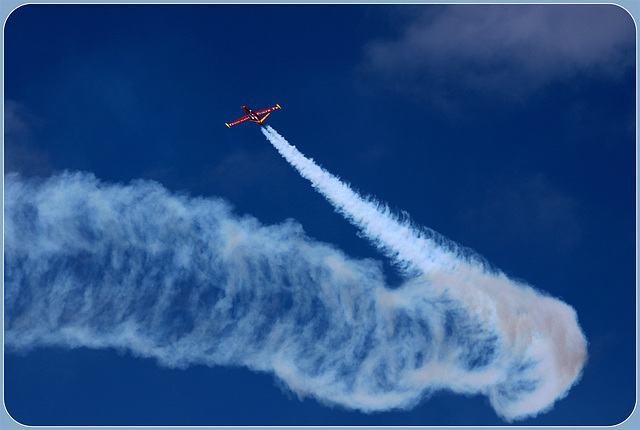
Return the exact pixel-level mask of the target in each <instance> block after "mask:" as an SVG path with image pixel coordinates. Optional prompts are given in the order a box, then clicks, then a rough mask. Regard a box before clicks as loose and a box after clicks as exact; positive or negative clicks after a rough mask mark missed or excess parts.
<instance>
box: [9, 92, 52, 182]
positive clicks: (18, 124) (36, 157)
mask: <svg viewBox="0 0 640 430" xmlns="http://www.w3.org/2000/svg"><path fill="white" fill-rule="evenodd" d="M39 122H40V121H39V120H38V119H36V117H35V116H34V115H33V114H31V113H30V112H29V111H28V110H27V108H26V107H25V106H24V105H22V104H21V103H18V102H16V101H14V100H5V101H4V169H5V171H6V172H20V173H23V174H30V175H47V174H49V173H50V172H51V170H52V167H51V163H50V160H49V156H48V155H47V154H46V153H45V152H44V151H42V150H40V149H38V148H37V147H35V146H34V145H33V144H32V137H33V136H32V128H33V127H35V126H37V124H38V123H39Z"/></svg>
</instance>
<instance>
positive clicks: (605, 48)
mask: <svg viewBox="0 0 640 430" xmlns="http://www.w3.org/2000/svg"><path fill="white" fill-rule="evenodd" d="M4 43H5V45H4V49H5V57H4V59H5V69H4V101H5V106H4V112H5V140H4V168H5V173H8V172H18V173H20V174H21V175H22V176H23V177H48V176H51V175H54V174H56V173H57V172H61V171H64V170H67V171H72V172H76V171H81V172H90V173H92V174H93V175H95V177H97V178H98V179H100V180H101V181H104V182H105V183H120V184H126V183H129V182H131V181H134V180H137V179H148V180H153V181H156V182H158V183H160V184H161V185H162V186H163V187H165V188H166V189H168V190H169V191H170V192H173V193H179V194H182V195H189V196H192V197H207V198H209V197H220V198H222V199H224V200H225V201H227V202H228V203H229V204H230V205H231V206H232V207H233V211H234V212H235V213H236V214H238V215H245V214H247V215H250V216H253V217H255V218H257V219H258V220H259V221H260V223H262V224H264V225H273V224H281V223H283V222H284V221H285V220H287V219H293V220H295V221H296V222H297V223H299V224H300V225H301V226H302V228H303V229H304V232H305V233H306V235H307V236H308V237H310V238H313V240H315V241H318V242H323V243H329V244H332V245H333V246H335V247H336V248H338V249H339V250H341V251H342V252H344V253H345V254H346V255H347V256H349V257H350V258H353V259H356V260H362V259H375V260H376V261H378V262H380V263H378V264H381V265H382V268H383V270H384V276H385V278H386V283H387V284H388V285H390V286H392V287H394V286H398V285H400V284H401V283H402V282H403V280H402V276H401V274H400V273H399V272H398V271H397V270H396V269H395V268H394V267H393V265H392V264H391V263H390V262H389V260H388V259H387V258H386V257H385V256H383V255H382V254H380V253H379V252H378V251H377V250H376V248H375V247H373V246H372V245H371V244H370V243H369V242H368V241H367V240H366V239H364V238H362V237H360V236H358V231H357V229H356V228H355V227H353V226H352V225H351V224H349V223H348V222H347V221H345V220H344V219H343V218H342V217H341V216H340V215H338V214H337V213H335V212H334V210H333V208H332V207H331V205H329V204H328V203H327V201H326V200H325V199H324V198H323V197H322V196H320V195H319V194H317V193H315V192H314V191H313V189H312V188H311V187H310V186H309V184H308V182H307V181H306V180H304V179H302V178H300V176H299V175H298V174H297V173H296V172H295V171H294V170H293V169H292V168H291V166H289V165H288V164H287V163H286V162H285V160H283V159H282V158H281V157H280V155H279V154H278V153H277V152H276V151H275V150H274V148H272V147H271V145H270V144H269V142H267V141H266V140H265V138H264V136H263V135H262V133H260V130H259V127H257V126H255V125H253V124H242V125H239V126H237V127H234V128H232V129H227V127H225V125H224V123H225V122H230V121H233V120H235V119H237V118H239V117H240V116H242V115H243V111H242V110H241V109H240V106H241V105H247V106H250V107H252V108H253V109H255V110H258V109H264V108H267V107H270V106H273V105H275V104H276V103H278V104H280V105H281V106H282V110H280V111H277V112H275V113H273V114H272V115H271V116H270V118H269V120H268V122H269V124H270V125H271V126H272V127H273V128H274V129H275V130H277V131H278V132H279V133H280V134H282V135H283V136H284V137H285V138H286V139H287V140H288V141H289V142H290V143H292V144H293V145H296V147H297V148H298V149H299V150H300V151H302V152H303V153H305V154H306V155H308V156H310V157H312V158H313V159H314V160H316V161H317V162H318V163H319V164H320V165H322V166H323V167H324V168H326V169H327V170H328V171H330V172H332V173H333V174H335V175H338V176H339V177H341V178H343V179H344V180H346V181H348V182H349V183H350V184H351V185H352V186H353V187H354V188H355V189H357V190H359V191H361V192H362V193H363V194H366V195H372V196H375V198H377V199H379V200H380V201H382V202H386V203H387V204H389V206H390V207H391V208H392V209H393V210H395V211H398V212H399V211H406V212H407V213H408V214H409V215H410V216H411V219H412V220H413V222H414V223H416V224H417V225H421V226H426V227H428V228H431V229H433V230H435V231H437V232H439V233H441V234H443V235H445V236H446V237H448V238H450V239H452V240H454V241H456V242H457V243H459V244H461V245H463V246H466V247H470V248H472V249H474V250H475V251H477V252H478V253H479V254H481V255H482V256H484V257H485V258H486V259H487V260H488V261H489V262H490V263H491V264H492V265H494V266H495V267H497V268H500V269H501V270H502V271H504V272H505V273H506V274H507V275H508V276H510V277H513V278H516V279H521V280H524V281H526V282H527V283H529V284H531V285H533V286H535V287H536V288H538V289H540V290H542V291H544V292H546V293H547V294H548V295H550V296H553V297H557V298H559V299H561V300H562V301H564V302H566V303H568V304H569V305H570V306H572V307H573V308H574V309H575V311H576V313H577V316H578V321H579V323H580V326H581V327H582V330H583V332H584V334H585V336H586V338H587V340H588V342H589V343H588V354H589V358H588V362H587V365H586V367H585V369H584V374H583V376H582V378H581V380H580V381H579V382H578V384H577V385H576V386H574V387H573V388H572V389H571V391H570V392H569V394H568V396H567V397H566V398H564V399H561V400H559V401H558V402H557V403H556V404H555V406H554V408H553V409H552V410H551V411H549V412H546V413H542V414H540V415H538V416H537V417H535V418H528V419H526V420H524V421H518V424H527V425H613V424H617V423H619V422H621V421H623V420H624V419H626V417H627V416H628V415H629V414H630V413H631V411H632V409H633V407H634V404H635V393H636V387H635V371H636V363H635V354H634V352H635V342H634V340H635V336H634V335H635V328H636V318H635V317H636V314H635V306H634V304H635V297H636V296H635V252H634V251H635V234H634V233H635V212H634V208H635V198H636V194H635V163H634V154H635V124H636V123H635V120H636V113H635V105H634V103H635V98H634V97H635V86H634V85H635V57H634V53H635V33H634V25H633V20H632V19H631V17H630V16H629V15H628V14H627V13H626V12H625V11H624V10H623V9H621V8H619V7H616V6H610V5H609V6H595V5H582V6H571V5H565V6H559V5H547V6H518V5H511V6H487V5H466V6H463V5H458V6H452V5H449V6H441V5H405V6H392V5H333V6H330V5H188V6H187V5H156V6H149V5H137V6H132V5H129V6H124V5H121V6H115V5H101V6H100V5H28V6H23V7H21V8H19V9H17V10H16V11H14V12H13V13H12V14H11V16H10V17H9V18H8V20H7V22H6V25H5V29H4ZM5 260H6V257H5ZM5 279H6V278H5ZM5 312H6V310H5ZM4 366H5V374H4V377H5V379H4V400H5V405H6V407H7V409H8V411H9V412H10V414H11V415H12V416H13V418H14V419H16V420H17V421H19V422H21V423H24V424H31V425H109V424H114V425H374V424H375V425H502V424H504V423H505V422H504V421H503V420H502V419H501V418H500V417H499V416H497V415H496V414H495V412H494V411H493V410H492V408H491V407H490V405H489V402H488V400H487V399H486V398H485V397H484V396H482V395H472V396H464V395H459V394H454V393H450V392H446V391H444V392H438V393H436V394H434V395H433V396H432V397H431V398H429V399H426V400H424V401H422V402H420V403H419V404H418V405H417V406H415V407H413V408H412V409H410V410H402V411H398V410H394V411H387V412H377V413H373V414H366V413H362V412H359V411H357V410H351V409H344V408H341V407H328V406H324V405H323V404H321V403H318V402H317V401H316V400H314V399H313V398H305V399H302V400H301V399H299V398H298V397H297V396H296V395H295V394H293V393H292V392H291V391H290V390H289V389H287V388H284V387H283V386H282V383H279V382H276V381H275V380H274V378H273V376H271V375H270V374H266V373H256V372H252V371H249V370H247V369H246V368H243V367H235V366H232V367H222V366H215V367H209V366H204V365H192V366H188V367H186V368H183V369H175V368H170V367H166V366H162V365H158V364H157V362H156V361H155V360H153V359H149V358H141V357H138V356H134V355H132V354H131V353H130V352H129V351H116V350H113V349H108V348H107V349H90V348H84V347H80V348H75V349H69V348H64V347H56V346H50V347H37V348H34V349H31V350H28V351H27V352H20V353H18V352H15V351H12V350H11V349H7V350H5V356H4ZM114 411H117V413H114Z"/></svg>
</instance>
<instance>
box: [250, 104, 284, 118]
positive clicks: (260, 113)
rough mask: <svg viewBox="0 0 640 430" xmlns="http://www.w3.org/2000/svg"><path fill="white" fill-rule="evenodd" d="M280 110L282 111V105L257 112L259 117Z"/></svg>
mask: <svg viewBox="0 0 640 430" xmlns="http://www.w3.org/2000/svg"><path fill="white" fill-rule="evenodd" d="M278 109H281V108H280V105H275V106H274V107H272V108H269V109H265V110H259V111H258V112H256V115H258V116H260V115H264V114H265V113H269V112H273V111H274V110H278Z"/></svg>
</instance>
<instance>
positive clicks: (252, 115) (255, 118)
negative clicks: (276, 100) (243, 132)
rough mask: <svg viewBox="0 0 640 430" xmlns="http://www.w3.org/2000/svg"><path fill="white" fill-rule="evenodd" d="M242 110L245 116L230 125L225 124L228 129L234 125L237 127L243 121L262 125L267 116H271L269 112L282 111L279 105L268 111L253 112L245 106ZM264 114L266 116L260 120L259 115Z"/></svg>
mask: <svg viewBox="0 0 640 430" xmlns="http://www.w3.org/2000/svg"><path fill="white" fill-rule="evenodd" d="M242 109H244V111H245V112H246V113H247V114H246V115H245V116H243V117H242V118H240V119H239V120H237V121H233V122H232V123H231V124H227V123H226V122H225V125H226V126H227V127H229V128H231V127H233V126H234V125H238V124H240V123H241V122H245V121H251V122H255V123H256V124H260V125H262V123H263V122H264V120H265V119H267V117H268V116H269V115H271V112H273V111H274V110H278V109H282V108H281V107H280V105H275V106H274V107H272V108H269V109H265V110H259V111H258V112H254V111H252V110H251V109H249V108H248V107H246V106H242ZM264 114H266V116H265V117H264V118H262V119H260V116H261V115H264Z"/></svg>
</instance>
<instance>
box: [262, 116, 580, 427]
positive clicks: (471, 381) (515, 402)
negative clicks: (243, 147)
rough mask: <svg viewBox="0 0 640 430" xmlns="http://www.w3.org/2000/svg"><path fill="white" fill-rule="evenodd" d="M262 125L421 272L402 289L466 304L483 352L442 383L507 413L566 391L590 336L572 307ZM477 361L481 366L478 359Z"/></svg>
mask: <svg viewBox="0 0 640 430" xmlns="http://www.w3.org/2000/svg"><path fill="white" fill-rule="evenodd" d="M262 132H263V134H264V135H265V136H266V137H267V139H268V140H269V142H271V144H272V145H273V146H274V147H275V148H276V149H277V150H278V152H279V153H280V154H281V155H282V156H283V157H284V158H285V159H286V160H287V161H288V162H289V163H290V164H291V165H292V166H293V167H294V168H295V169H296V170H298V172H299V173H300V174H301V175H302V176H303V177H304V178H306V179H308V180H309V181H310V182H311V184H312V185H313V187H314V188H316V190H318V191H319V192H320V193H321V194H322V195H324V196H325V197H326V198H327V199H328V200H329V202H330V203H331V204H332V205H333V206H334V207H335V208H336V210H337V211H338V212H339V213H341V214H342V215H344V216H345V217H346V218H347V219H348V220H349V221H351V222H352V223H353V224H355V225H356V226H357V227H359V228H360V229H361V230H362V232H363V233H364V235H365V236H366V237H367V238H369V239H370V240H371V241H372V242H373V243H374V244H375V245H377V246H378V247H379V248H380V249H381V250H382V251H384V252H385V253H387V254H388V255H389V256H391V257H392V258H395V259H396V260H397V262H398V263H399V264H400V265H402V266H404V267H408V268H414V269H418V270H419V271H420V272H421V277H420V286H419V287H417V288H418V291H411V293H410V294H407V293H408V291H409V290H410V289H409V287H408V286H404V287H403V288H402V290H401V291H400V292H399V294H398V295H400V296H409V297H411V300H419V298H420V297H421V295H422V294H425V292H426V291H431V292H437V293H439V294H446V295H447V296H448V297H450V298H452V299H453V300H455V301H456V302H457V303H459V305H460V306H462V307H463V308H464V309H465V310H464V312H465V313H467V315H469V316H471V318H472V321H473V324H475V325H477V327H482V329H481V330H479V332H478V333H477V334H478V335H479V336H478V337H477V339H475V341H476V342H477V344H476V345H473V342H474V340H473V339H471V344H472V345H469V346H470V348H471V349H472V350H473V349H475V352H476V353H477V355H478V356H477V357H475V356H474V357H475V358H474V360H477V361H475V362H474V363H473V364H474V365H472V366H468V367H469V368H468V369H467V370H471V371H470V372H467V373H465V372H460V371H459V369H456V370H452V369H450V368H448V367H447V368H446V370H445V371H444V374H446V375H447V376H446V378H445V379H448V380H447V381H446V382H445V383H444V384H443V385H444V386H446V387H448V388H451V389H453V390H454V391H466V390H469V391H471V392H484V393H487V395H488V396H489V398H490V400H491V403H492V404H493V406H494V408H495V409H496V411H497V412H498V413H499V414H501V415H503V416H504V417H505V418H507V419H516V418H523V417H526V416H530V415H535V414H537V413H538V412H540V411H543V410H545V409H548V408H550V407H551V405H553V403H554V402H555V400H556V399H558V398H561V397H564V396H565V395H566V394H567V392H568V390H569V388H570V387H571V386H572V385H573V384H574V383H575V382H576V381H577V379H578V378H579V376H580V374H581V371H582V368H583V366H584V362H585V360H586V339H585V338H584V335H583V334H582V332H581V330H580V328H579V326H578V323H577V318H576V314H575V311H574V310H573V309H572V308H571V307H569V306H568V305H566V304H564V303H562V302H560V301H558V300H555V299H553V298H551V297H548V296H543V295H541V294H539V293H537V292H536V291H535V290H533V289H532V288H531V287H529V286H526V285H523V284H521V283H517V282H514V281H511V280H509V279H508V278H507V277H506V275H504V274H503V273H502V272H499V271H493V270H492V271H489V270H488V268H487V267H486V266H485V265H484V264H483V263H482V260H481V259H480V258H477V257H474V256H471V255H469V254H468V253H467V254H466V255H463V253H461V252H460V251H459V249H460V248H459V247H458V246H457V245H456V244H455V243H452V242H451V241H447V240H446V239H445V238H443V237H442V236H440V235H438V234H437V233H435V232H433V231H432V230H429V229H424V228H422V229H417V228H415V227H413V226H411V225H409V224H408V223H407V222H401V221H399V220H398V219H397V218H396V217H395V216H394V215H393V214H391V212H390V210H389V208H388V207H387V206H382V205H381V204H380V203H378V202H376V201H375V200H373V199H370V198H363V197H361V196H359V195H358V194H357V193H355V192H354V191H353V190H352V189H351V188H350V187H349V186H348V185H346V184H344V183H343V182H341V181H340V180H339V179H338V178H337V177H335V176H333V175H331V174H330V173H328V172H326V171H325V170H323V169H322V168H320V167H319V166H317V165H316V164H315V163H314V162H313V160H310V159H308V158H306V157H305V156H304V155H303V154H302V153H300V151H298V150H297V149H296V148H295V147H294V146H292V145H290V144H289V143H288V142H287V141H286V140H285V139H284V138H283V137H282V136H280V135H279V134H278V133H277V132H276V131H275V130H274V129H273V128H271V127H270V126H267V127H266V128H265V127H263V128H262ZM409 297H403V299H402V300H403V301H404V300H406V299H408V298H409ZM444 324H445V327H446V324H447V323H446V322H444ZM456 329H459V327H456ZM487 333H489V334H487ZM487 339H491V341H489V342H487ZM479 363H482V364H483V365H479V366H476V365H477V364H479ZM467 364H470V363H469V362H468V363H467ZM448 365H449V363H447V365H446V366H448ZM477 367H479V369H478V368H477ZM436 368H437V366H436ZM438 370H439V371H442V369H439V368H438ZM435 373H437V372H436V371H434V370H433V365H430V366H425V368H424V369H422V370H419V371H416V377H419V378H420V379H423V380H424V381H425V382H426V383H427V384H434V383H435V384H437V382H436V381H438V380H439V379H440V376H441V375H436V374H435ZM452 377H455V379H456V380H452V379H454V378H452Z"/></svg>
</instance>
